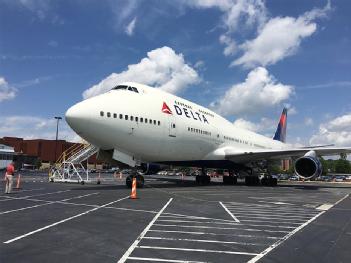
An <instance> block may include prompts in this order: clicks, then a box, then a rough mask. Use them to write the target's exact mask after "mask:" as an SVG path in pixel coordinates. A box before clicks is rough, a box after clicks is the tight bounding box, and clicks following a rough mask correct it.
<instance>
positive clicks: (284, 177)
mask: <svg viewBox="0 0 351 263" xmlns="http://www.w3.org/2000/svg"><path fill="white" fill-rule="evenodd" d="M288 179H289V175H288V174H280V175H279V180H288Z"/></svg>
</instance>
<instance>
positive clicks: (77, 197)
mask: <svg viewBox="0 0 351 263" xmlns="http://www.w3.org/2000/svg"><path fill="white" fill-rule="evenodd" d="M97 194H99V192H95V193H91V194H86V195H80V196H74V197H71V198H67V199H63V200H60V201H61V202H66V201H69V200H72V199H80V198H83V197H87V196H91V195H97Z"/></svg>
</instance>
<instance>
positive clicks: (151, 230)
mask: <svg viewBox="0 0 351 263" xmlns="http://www.w3.org/2000/svg"><path fill="white" fill-rule="evenodd" d="M149 232H159V233H180V234H191V235H206V236H232V237H245V238H246V237H248V238H258V237H260V238H267V239H280V237H271V236H253V235H241V234H219V233H212V232H192V231H178V230H157V229H150V230H149Z"/></svg>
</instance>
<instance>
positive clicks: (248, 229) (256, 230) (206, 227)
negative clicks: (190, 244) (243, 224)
mask: <svg viewBox="0 0 351 263" xmlns="http://www.w3.org/2000/svg"><path fill="white" fill-rule="evenodd" d="M154 226H163V227H180V228H205V229H222V230H234V229H235V230H242V231H249V232H269V233H275V232H277V233H289V231H283V230H266V229H253V228H238V227H214V226H189V225H186V226H184V225H164V224H154Z"/></svg>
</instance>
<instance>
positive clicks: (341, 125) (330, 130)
mask: <svg viewBox="0 0 351 263" xmlns="http://www.w3.org/2000/svg"><path fill="white" fill-rule="evenodd" d="M310 144H311V145H316V144H335V145H338V146H351V113H348V114H345V115H343V116H340V117H337V118H335V119H333V120H330V121H328V122H326V123H322V124H321V125H320V126H319V131H318V133H317V134H315V135H313V136H312V137H311V139H310Z"/></svg>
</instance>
